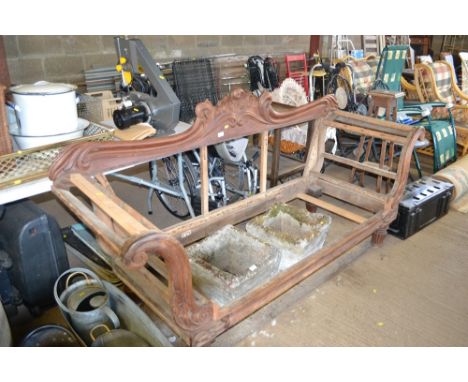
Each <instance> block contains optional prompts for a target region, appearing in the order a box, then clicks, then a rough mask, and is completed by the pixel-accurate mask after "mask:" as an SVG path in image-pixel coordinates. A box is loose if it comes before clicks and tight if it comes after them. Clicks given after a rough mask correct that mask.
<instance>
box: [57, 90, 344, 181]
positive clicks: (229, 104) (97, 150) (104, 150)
mask: <svg viewBox="0 0 468 382" xmlns="http://www.w3.org/2000/svg"><path fill="white" fill-rule="evenodd" d="M335 108H336V101H335V99H334V97H333V96H326V97H323V98H322V99H320V100H318V101H314V102H312V103H310V104H307V105H304V106H302V107H300V108H297V109H295V110H291V111H288V112H284V113H278V112H276V111H275V110H274V109H273V108H272V99H271V95H270V94H268V93H265V94H263V95H262V96H261V97H260V98H257V97H255V96H254V95H252V94H251V93H250V92H246V91H244V90H242V89H236V90H234V91H233V92H232V93H231V94H230V95H229V96H227V97H225V98H223V99H222V100H221V101H220V102H219V103H218V105H217V106H213V105H212V104H211V103H210V102H209V101H205V102H202V103H200V104H198V105H197V107H196V115H197V120H196V121H195V123H194V125H193V126H192V127H191V128H190V129H188V130H187V131H185V132H183V133H181V134H177V135H173V136H168V137H164V138H153V139H147V140H144V141H138V142H134V141H131V142H86V143H79V144H76V145H72V146H70V147H68V148H67V149H65V150H64V151H63V152H62V153H61V154H60V155H59V157H58V158H57V160H56V161H55V162H54V163H53V164H52V166H51V168H50V170H49V177H50V178H51V179H52V180H55V179H57V178H58V177H59V176H62V175H64V174H66V173H71V172H81V173H86V174H89V175H95V174H98V173H101V172H105V171H111V170H115V169H118V168H121V167H127V166H132V165H136V164H140V163H144V162H148V161H150V160H153V159H154V158H157V157H164V156H169V155H172V154H175V153H178V152H181V151H187V150H191V149H194V148H198V147H202V146H205V145H211V144H214V143H218V142H219V141H220V139H219V136H218V133H220V132H221V131H226V134H225V135H224V133H223V136H224V138H225V139H226V140H227V139H233V138H239V137H241V136H245V135H251V134H256V133H260V132H263V131H266V130H269V129H271V128H273V127H274V128H280V127H285V126H291V125H295V124H298V123H302V122H308V121H311V120H314V119H317V118H319V117H322V116H325V115H326V114H327V113H328V112H329V111H330V110H333V109H335Z"/></svg>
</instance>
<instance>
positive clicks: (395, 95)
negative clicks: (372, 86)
mask: <svg viewBox="0 0 468 382" xmlns="http://www.w3.org/2000/svg"><path fill="white" fill-rule="evenodd" d="M369 96H370V99H369V115H370V116H371V117H381V116H383V115H384V114H382V113H381V110H382V109H385V119H386V120H387V121H394V122H395V121H396V120H397V112H398V100H399V99H400V98H403V97H404V96H405V93H404V92H392V91H389V90H372V91H370V92H369Z"/></svg>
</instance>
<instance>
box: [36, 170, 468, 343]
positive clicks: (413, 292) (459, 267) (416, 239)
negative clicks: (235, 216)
mask: <svg viewBox="0 0 468 382" xmlns="http://www.w3.org/2000/svg"><path fill="white" fill-rule="evenodd" d="M133 171H134V172H137V173H138V172H140V174H145V173H146V169H145V168H139V169H136V170H133ZM327 171H329V170H327ZM113 183H114V187H115V189H116V191H117V193H118V195H119V196H121V197H122V198H123V199H124V200H125V201H127V202H128V203H129V204H131V205H132V206H134V207H135V208H137V210H139V211H140V212H142V213H145V211H146V204H145V203H146V191H145V189H143V188H140V187H136V186H129V185H126V184H124V183H122V182H121V181H113ZM35 200H36V201H37V202H39V204H40V205H41V207H42V208H44V209H45V210H47V211H49V212H51V213H53V214H54V216H56V218H57V219H58V221H59V224H60V225H61V226H65V225H69V224H71V223H73V222H74V219H73V217H72V216H71V215H70V214H69V213H68V212H67V211H65V210H64V209H63V208H62V207H61V206H60V205H59V204H58V203H57V202H56V201H55V200H54V199H53V198H52V197H51V196H50V195H43V196H40V197H37V198H35ZM154 206H155V209H156V210H155V214H154V215H152V216H149V218H150V220H152V221H154V222H156V223H157V224H158V226H160V227H164V226H168V225H171V224H173V223H174V222H176V221H177V220H176V219H175V218H173V217H172V216H171V215H170V214H169V213H167V212H166V211H165V210H164V209H163V208H160V203H159V202H158V201H157V199H156V198H155V199H154ZM145 215H146V214H145ZM335 221H336V224H334V226H333V225H332V227H333V229H334V230H335V231H336V232H338V231H342V230H344V229H347V228H349V227H348V225H349V224H350V223H347V222H346V221H344V220H343V219H342V220H339V219H337V220H335ZM333 236H334V231H331V232H330V234H329V239H328V240H333V239H332V238H333ZM467 248H468V215H463V214H461V213H458V212H454V211H450V212H449V213H448V214H447V215H446V216H444V217H443V218H441V219H440V220H438V221H436V222H434V223H433V224H431V225H430V226H428V227H426V228H424V229H423V230H422V231H421V232H419V233H417V234H415V235H414V236H412V237H410V238H409V239H407V240H404V241H402V240H400V239H398V238H395V237H393V236H391V235H389V236H388V237H387V238H386V240H385V242H384V245H383V246H382V247H381V248H371V247H370V245H369V243H368V242H365V243H363V244H362V245H360V246H358V247H356V248H354V249H353V250H352V251H351V253H349V254H348V255H346V256H344V257H343V258H342V259H340V260H338V261H336V262H335V263H333V264H331V265H330V266H328V267H326V268H325V269H323V270H321V271H320V272H318V273H316V274H314V275H313V276H312V277H310V278H308V279H307V280H305V281H304V282H302V283H301V284H299V285H297V286H296V287H295V288H292V289H291V290H290V291H288V292H287V293H285V294H284V295H283V296H281V297H280V298H278V299H277V300H275V301H274V302H272V303H271V304H269V305H267V306H266V307H264V308H262V309H261V310H259V311H258V312H256V313H255V314H253V315H252V316H250V317H249V318H247V319H246V320H244V321H242V322H241V323H239V324H238V325H236V326H235V327H233V328H231V329H230V330H229V331H227V332H225V333H223V334H222V335H221V336H219V337H218V338H217V340H216V341H215V342H214V343H213V346H467V345H468V304H467V303H466V296H467V295H468V278H467V277H466V275H465V274H466V271H467V270H468V250H467Z"/></svg>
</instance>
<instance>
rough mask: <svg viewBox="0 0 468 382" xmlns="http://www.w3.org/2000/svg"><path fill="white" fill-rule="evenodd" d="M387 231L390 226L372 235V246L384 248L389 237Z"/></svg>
mask: <svg viewBox="0 0 468 382" xmlns="http://www.w3.org/2000/svg"><path fill="white" fill-rule="evenodd" d="M387 229H388V226H385V227H384V228H379V229H378V230H377V231H375V232H374V233H373V234H372V245H374V246H378V247H380V246H382V244H383V241H384V239H385V236H387Z"/></svg>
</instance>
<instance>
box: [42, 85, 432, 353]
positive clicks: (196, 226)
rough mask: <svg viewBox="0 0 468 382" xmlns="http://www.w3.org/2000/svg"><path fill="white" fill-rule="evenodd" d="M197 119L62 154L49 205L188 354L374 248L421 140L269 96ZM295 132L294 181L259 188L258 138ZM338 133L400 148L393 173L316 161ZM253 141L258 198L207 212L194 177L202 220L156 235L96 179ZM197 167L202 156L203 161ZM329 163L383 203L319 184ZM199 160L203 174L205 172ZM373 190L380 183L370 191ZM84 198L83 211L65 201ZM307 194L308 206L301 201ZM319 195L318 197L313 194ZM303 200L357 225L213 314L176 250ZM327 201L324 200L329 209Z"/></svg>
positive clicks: (233, 99)
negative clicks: (363, 179)
mask: <svg viewBox="0 0 468 382" xmlns="http://www.w3.org/2000/svg"><path fill="white" fill-rule="evenodd" d="M196 114H197V119H196V122H195V123H194V125H193V126H192V127H191V128H190V129H189V130H187V131H186V132H184V133H181V134H179V135H174V136H170V137H164V138H155V139H148V140H145V141H140V142H102V143H99V142H90V143H84V144H78V145H74V146H71V147H69V148H68V149H67V150H64V151H63V152H62V154H61V155H60V156H59V158H58V159H57V160H56V162H55V163H54V164H53V165H52V167H51V169H50V172H49V176H50V178H51V179H52V180H53V181H54V185H53V191H54V193H55V194H56V196H57V197H58V198H59V199H60V200H61V201H62V202H63V203H64V204H65V205H66V206H67V207H68V208H69V209H70V210H71V211H72V212H73V213H74V214H75V215H76V216H77V217H78V218H79V219H81V220H82V221H83V222H84V224H86V225H87V226H88V227H89V228H90V229H91V230H92V231H93V233H94V234H95V235H96V236H97V238H98V239H99V242H100V244H101V245H102V247H103V249H104V250H105V251H106V252H107V253H108V254H109V255H110V256H111V257H112V258H113V259H114V262H113V268H114V271H115V273H116V274H117V275H118V276H119V278H121V279H122V281H123V282H124V283H125V284H126V285H127V286H128V287H129V288H130V289H131V290H132V291H133V292H134V293H135V294H136V295H137V296H138V297H139V298H141V300H142V301H143V302H144V303H145V304H146V305H147V306H148V308H149V309H151V310H152V311H153V312H154V313H155V314H156V315H158V316H159V317H160V318H161V319H162V320H164V321H165V322H166V323H167V324H168V325H169V326H170V327H171V328H172V329H173V330H174V332H175V333H177V334H178V335H179V336H180V337H181V338H182V339H183V340H184V341H186V342H187V344H189V345H205V344H208V343H210V342H212V341H213V340H214V339H215V338H216V336H218V335H219V334H220V333H222V332H223V331H225V330H227V329H228V328H230V327H231V326H233V325H235V324H236V323H238V322H239V321H241V320H243V319H244V318H246V317H247V316H248V315H250V314H252V313H253V312H254V311H256V310H257V309H259V308H261V307H262V306H264V305H265V304H268V303H269V302H271V301H272V300H273V299H275V298H277V297H278V296H280V295H281V294H282V293H284V292H286V291H287V290H288V289H290V288H291V287H293V286H294V285H296V284H297V283H299V282H301V281H302V280H304V278H306V277H308V276H310V275H311V274H313V273H314V272H316V271H317V270H319V269H320V268H322V267H324V266H326V265H327V264H329V263H330V262H332V261H334V260H336V259H337V258H338V257H339V256H342V255H343V254H344V253H345V252H346V251H348V250H349V249H351V248H352V247H354V246H355V245H357V244H359V243H360V242H362V241H363V240H365V239H368V238H372V242H373V243H375V244H382V242H383V239H384V237H385V234H386V229H387V227H388V225H389V224H390V223H391V222H392V221H393V220H394V219H395V217H396V214H397V208H398V202H399V199H400V197H401V195H402V193H403V191H404V187H405V184H406V180H407V177H408V170H409V164H410V160H411V154H412V150H413V147H414V145H415V143H416V140H417V139H420V138H422V137H423V136H424V131H423V129H418V128H412V127H411V128H410V127H407V126H401V125H397V124H395V123H392V122H388V121H380V120H377V119H372V118H368V117H363V116H358V115H355V114H350V113H346V112H341V111H338V110H337V109H336V101H335V99H334V98H333V97H332V96H327V97H324V98H322V99H320V100H317V101H314V102H312V103H310V104H307V105H304V106H301V107H298V108H295V109H293V110H285V111H284V112H278V111H275V110H274V108H273V107H272V102H271V97H270V96H269V95H268V94H264V95H262V96H261V97H260V98H256V97H254V96H253V95H251V94H250V93H247V92H245V91H242V90H236V91H234V92H233V93H232V94H231V95H229V96H227V97H225V98H224V99H223V100H221V101H220V102H219V104H218V105H217V106H216V107H215V106H213V105H211V104H210V103H209V102H208V101H206V102H204V103H201V104H199V105H198V106H197V108H196ZM300 123H310V126H312V128H311V131H312V132H313V134H311V136H310V144H309V149H308V152H307V153H306V158H307V159H306V162H305V164H304V169H303V172H302V176H300V177H299V178H296V179H293V180H290V181H288V182H285V183H283V184H281V185H279V186H276V187H270V188H268V184H267V182H266V179H267V174H266V173H267V144H266V142H267V134H268V131H270V130H274V131H276V130H278V129H281V128H283V127H287V126H291V125H296V124H300ZM328 127H336V128H338V129H342V130H346V131H348V132H351V133H353V134H356V135H357V136H358V137H359V136H360V137H361V141H362V142H363V145H362V148H361V149H363V150H364V149H365V148H364V142H365V141H366V142H369V141H370V139H377V140H380V141H382V140H383V141H385V144H384V145H382V147H381V154H382V156H384V157H385V155H387V154H386V151H387V147H390V150H393V146H394V145H395V144H398V145H400V146H401V154H400V156H399V158H398V165H397V166H396V167H397V168H396V170H394V169H393V167H394V166H393V163H392V165H391V166H390V167H388V166H387V167H385V166H384V165H383V162H382V161H378V162H376V163H361V162H359V161H355V160H351V159H347V158H342V157H339V156H334V155H332V154H329V153H325V140H326V129H327V128H328ZM254 134H256V135H259V136H260V137H261V138H260V149H261V153H260V192H259V193H257V194H255V195H252V196H249V197H248V198H246V199H243V200H240V201H237V202H235V203H233V204H231V205H228V206H225V207H221V208H218V209H215V210H213V211H208V208H207V206H208V202H207V201H208V193H207V183H206V182H207V180H206V173H205V171H207V169H205V168H202V169H201V173H202V174H205V175H202V178H205V179H204V180H203V182H204V185H203V186H202V188H203V191H202V193H201V197H202V199H203V200H202V206H203V205H204V204H203V203H205V207H204V208H203V213H202V215H201V216H197V217H195V218H193V219H190V220H187V221H183V222H181V223H178V224H176V225H174V226H172V227H169V228H166V229H164V230H162V231H161V230H159V229H158V228H157V227H156V226H154V225H153V224H152V223H151V222H149V221H147V220H146V219H144V218H143V217H140V215H139V214H138V213H137V212H136V211H135V210H134V209H132V208H131V207H130V206H128V205H126V203H125V202H124V201H122V200H120V199H119V198H118V197H117V196H116V195H115V194H114V193H113V192H112V190H111V189H110V185H109V184H108V183H107V181H106V180H105V176H104V175H103V174H104V173H106V172H109V171H114V170H116V169H119V168H125V167H129V166H132V165H136V164H140V163H145V162H148V161H151V160H154V159H155V158H162V157H166V156H169V155H174V154H176V153H179V152H183V151H187V150H191V149H196V148H201V149H202V153H203V151H204V150H205V148H206V147H207V146H209V145H212V144H216V143H220V142H223V141H226V140H230V139H234V138H239V137H243V136H247V135H254ZM202 159H203V155H202ZM325 159H326V160H333V161H335V162H337V163H339V165H340V166H346V167H348V168H350V170H351V171H359V172H362V173H364V172H365V173H366V174H370V175H368V176H377V177H379V179H380V178H381V179H385V180H388V181H389V182H390V181H391V182H392V186H391V188H390V189H389V190H388V192H387V193H381V192H375V191H374V190H371V189H368V188H365V187H362V186H358V185H355V184H351V183H349V182H347V181H345V180H342V179H338V178H335V177H333V176H331V175H328V174H322V172H321V171H322V168H323V164H324V160H325ZM206 166H207V163H206V161H204V160H202V167H206ZM380 183H381V181H379V184H380ZM72 187H73V191H74V192H76V190H75V188H77V189H78V191H79V192H80V193H82V194H84V195H85V196H86V197H87V199H88V200H90V201H91V203H90V205H87V204H85V203H84V202H82V201H81V200H80V199H79V198H78V197H77V196H75V195H74V194H73V193H72V192H71V191H72ZM309 190H310V192H312V193H313V196H311V195H310V193H309ZM313 190H320V192H315V193H314V192H313ZM321 194H323V195H327V196H331V197H333V198H335V199H338V200H339V201H342V202H346V203H347V204H345V207H343V206H342V205H341V204H342V203H340V206H337V205H335V204H334V203H332V202H328V201H324V200H323V199H321V198H320V196H321ZM294 199H302V200H303V201H305V202H306V203H308V204H309V205H310V204H312V205H314V204H315V205H316V206H319V207H320V208H323V209H325V210H328V211H330V212H332V213H334V214H336V215H338V216H342V217H344V218H346V219H349V220H350V221H352V222H354V223H355V224H356V226H355V228H354V229H352V230H351V231H350V232H348V233H346V234H344V235H343V237H341V238H339V239H338V240H336V241H334V242H333V243H332V244H331V245H326V246H325V247H324V248H322V249H321V250H319V251H318V252H316V253H315V254H314V256H309V257H307V258H305V259H304V260H302V261H300V262H298V263H297V264H295V265H293V266H292V267H290V268H288V269H286V270H285V271H283V272H281V273H279V274H277V275H275V276H273V277H272V278H271V279H270V280H269V281H268V282H266V283H265V284H263V285H260V286H259V287H257V288H255V289H253V290H252V291H250V292H248V293H247V294H246V295H245V296H243V297H242V298H240V299H237V300H235V301H234V302H233V303H231V304H230V305H227V306H219V305H218V304H216V303H214V302H213V301H211V300H210V299H208V298H207V297H206V296H204V295H203V294H202V293H201V292H200V291H197V290H196V289H195V288H194V286H193V283H192V273H191V267H190V263H189V260H188V256H187V253H186V251H185V248H184V246H185V245H188V244H190V243H192V242H194V241H196V240H199V239H201V238H204V237H206V236H207V235H209V234H211V233H213V232H214V231H216V230H217V229H219V228H220V227H222V226H223V225H226V224H238V223H240V222H242V221H245V220H246V219H249V218H251V217H253V216H256V215H258V214H261V213H263V212H265V211H266V210H267V209H268V208H269V207H270V206H271V205H273V204H274V203H277V202H288V201H291V200H294ZM332 200H333V199H332ZM348 204H353V205H355V206H358V207H359V208H361V209H363V210H368V211H371V212H372V213H373V215H371V216H370V217H369V218H367V217H364V216H362V215H360V214H359V213H355V212H351V211H349V210H347V208H346V205H348Z"/></svg>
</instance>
